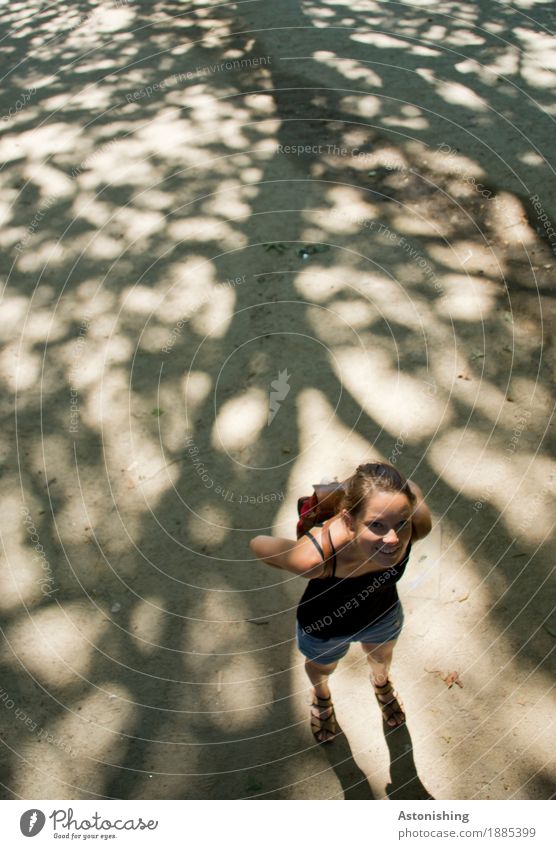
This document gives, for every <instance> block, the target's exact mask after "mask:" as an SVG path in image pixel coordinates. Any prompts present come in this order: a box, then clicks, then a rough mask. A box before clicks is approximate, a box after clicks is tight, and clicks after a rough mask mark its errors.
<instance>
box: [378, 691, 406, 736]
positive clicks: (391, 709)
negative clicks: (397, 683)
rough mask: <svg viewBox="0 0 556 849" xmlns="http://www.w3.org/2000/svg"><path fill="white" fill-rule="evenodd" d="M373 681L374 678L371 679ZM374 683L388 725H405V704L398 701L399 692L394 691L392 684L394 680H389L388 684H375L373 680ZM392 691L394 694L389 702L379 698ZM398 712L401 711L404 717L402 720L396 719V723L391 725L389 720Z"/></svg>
mask: <svg viewBox="0 0 556 849" xmlns="http://www.w3.org/2000/svg"><path fill="white" fill-rule="evenodd" d="M371 681H372V679H371ZM372 684H373V687H374V690H375V696H376V700H377V702H378V704H379V706H380V709H381V711H382V716H383V719H384V721H385V722H386V724H387V725H388V727H389V728H397V727H398V726H399V725H403V723H404V722H405V714H404V711H403V706H402V705H401V704H400V702H399V701H398V699H397V694H396V693H394V688H393V686H392V682H391V681H387V682H386V684H382V685H378V684H375V683H374V681H373V682H372ZM390 693H391V694H392V698H391V699H388V701H387V702H383V701H381V699H380V698H379V697H380V696H388V695H390ZM397 713H401V715H402V717H403V719H402V720H401V722H398V721H396V723H395V725H390V723H389V722H388V720H389V719H393V718H394V717H395V714H397Z"/></svg>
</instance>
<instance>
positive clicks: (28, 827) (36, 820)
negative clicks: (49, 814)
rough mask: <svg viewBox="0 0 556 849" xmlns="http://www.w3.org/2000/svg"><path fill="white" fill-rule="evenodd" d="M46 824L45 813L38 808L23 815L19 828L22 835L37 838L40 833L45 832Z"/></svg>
mask: <svg viewBox="0 0 556 849" xmlns="http://www.w3.org/2000/svg"><path fill="white" fill-rule="evenodd" d="M45 822H46V817H45V815H44V814H43V812H42V811H39V810H38V809H37V808H32V809H31V810H30V811H25V813H24V814H22V815H21V819H20V820H19V827H20V829H21V833H22V834H24V835H25V837H35V836H36V835H37V834H38V833H39V831H42V830H43V828H44V824H45Z"/></svg>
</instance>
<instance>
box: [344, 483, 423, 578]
mask: <svg viewBox="0 0 556 849" xmlns="http://www.w3.org/2000/svg"><path fill="white" fill-rule="evenodd" d="M411 512H412V506H411V504H410V502H409V499H408V498H407V496H406V495H404V494H403V492H381V491H377V492H374V493H373V494H372V495H371V496H370V497H369V499H368V500H367V504H366V507H365V510H364V512H363V514H362V515H361V516H359V518H358V520H357V523H356V524H355V525H354V523H353V520H352V519H351V516H349V515H348V514H347V513H346V514H345V521H346V524H347V525H348V528H350V529H351V530H352V531H353V533H354V539H356V540H357V543H358V545H359V549H360V551H361V554H362V555H364V557H365V558H366V559H370V560H372V561H373V563H376V564H377V565H378V566H384V567H387V566H391V565H393V564H394V563H397V561H398V560H399V559H400V557H401V556H402V554H403V553H404V551H405V549H406V548H407V544H408V543H409V540H410V538H411Z"/></svg>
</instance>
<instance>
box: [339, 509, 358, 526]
mask: <svg viewBox="0 0 556 849" xmlns="http://www.w3.org/2000/svg"><path fill="white" fill-rule="evenodd" d="M342 519H343V520H344V524H345V526H346V528H347V529H348V531H354V530H355V527H354V524H353V519H352V518H351V516H350V515H349V513H348V511H347V510H345V509H344V510H342Z"/></svg>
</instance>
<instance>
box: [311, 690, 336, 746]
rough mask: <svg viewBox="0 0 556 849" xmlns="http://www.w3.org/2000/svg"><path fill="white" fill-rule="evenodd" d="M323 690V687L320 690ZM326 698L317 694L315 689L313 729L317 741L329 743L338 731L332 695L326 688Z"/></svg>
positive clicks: (312, 712) (312, 710) (312, 714)
mask: <svg viewBox="0 0 556 849" xmlns="http://www.w3.org/2000/svg"><path fill="white" fill-rule="evenodd" d="M320 691H321V692H322V688H321V690H320ZM325 692H327V693H328V695H327V696H326V698H324V697H323V696H317V693H316V690H314V689H313V703H312V705H311V731H312V732H313V736H314V738H315V740H316V741H317V743H328V742H330V741H331V740H333V739H334V737H335V736H336V734H337V733H338V728H337V725H336V714H335V713H334V705H333V704H332V698H331V696H330V690H328V689H326V691H325Z"/></svg>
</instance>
